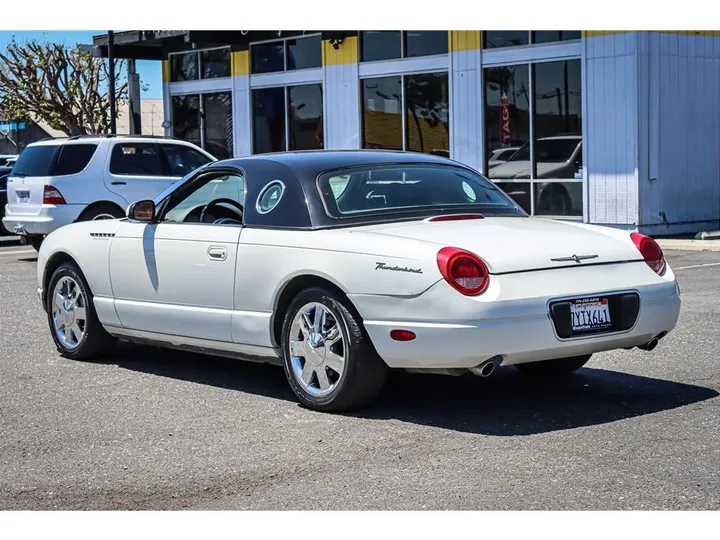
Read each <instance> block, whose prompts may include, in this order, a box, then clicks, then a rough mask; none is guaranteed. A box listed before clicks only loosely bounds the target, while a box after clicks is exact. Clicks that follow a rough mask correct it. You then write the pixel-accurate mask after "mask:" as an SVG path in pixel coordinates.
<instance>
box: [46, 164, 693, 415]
mask: <svg viewBox="0 0 720 540" xmlns="http://www.w3.org/2000/svg"><path fill="white" fill-rule="evenodd" d="M37 279H38V294H39V297H40V299H41V301H42V305H43V307H44V309H45V310H46V312H47V316H48V322H49V326H50V331H51V333H52V337H53V339H54V340H55V343H56V344H57V348H58V350H59V351H60V353H61V354H63V355H64V356H66V357H68V358H77V359H80V358H90V357H96V356H101V355H103V354H106V353H107V352H108V351H109V350H110V348H111V347H112V346H113V344H114V342H115V340H116V339H117V338H124V339H129V340H132V341H137V342H144V343H149V344H154V345H159V346H167V347H175V348H182V349H187V350H191V351H197V352H199V353H209V354H217V355H227V356H232V357H237V358H240V359H245V360H254V361H264V362H277V363H280V364H282V365H283V366H284V367H285V373H286V376H287V379H288V381H289V383H290V386H291V387H292V390H293V391H294V392H295V394H296V395H297V397H298V399H299V400H300V401H301V402H302V403H304V404H305V405H307V406H309V407H312V408H315V409H319V410H341V409H347V408H351V407H358V406H361V405H363V404H367V403H369V402H370V401H371V400H372V399H374V398H375V397H376V396H377V394H378V392H379V391H380V390H381V388H382V385H383V382H384V380H385V377H386V375H387V371H388V369H392V368H401V369H407V370H412V371H427V372H439V373H448V374H455V373H463V372H465V373H467V372H472V373H475V374H477V375H481V376H488V375H490V374H491V373H492V372H493V370H494V369H495V368H496V367H497V366H505V365H512V366H515V367H517V368H519V369H521V370H522V371H524V372H526V373H528V374H534V375H549V374H555V375H559V374H563V373H567V372H570V371H573V370H576V369H579V368H580V367H581V366H583V365H584V364H585V363H586V362H587V361H588V360H589V359H590V356H591V355H592V354H593V353H597V352H600V351H607V350H612V349H631V348H633V347H639V348H641V349H645V350H652V349H653V348H654V347H655V346H656V345H657V343H658V341H659V340H660V339H662V338H663V337H664V336H665V335H667V333H668V332H670V331H671V330H672V329H673V328H674V327H675V325H676V323H677V320H678V315H679V311H680V292H679V288H678V285H677V282H676V280H675V276H674V274H673V272H672V270H671V269H670V267H669V265H668V264H667V263H666V262H665V259H664V256H663V253H662V250H661V249H660V247H659V246H658V244H657V243H656V242H655V241H654V240H652V239H651V238H649V237H647V236H643V235H641V234H638V233H630V232H627V231H620V230H615V229H611V228H605V227H598V226H590V225H584V224H580V223H571V222H560V221H552V220H546V219H536V218H530V217H528V216H527V215H526V214H525V213H524V212H523V211H522V210H521V209H520V207H519V206H517V204H515V203H514V202H513V201H512V200H511V199H510V198H509V197H508V196H507V195H505V194H504V193H503V192H502V191H500V190H498V188H497V187H495V185H494V184H492V183H491V182H490V181H488V180H486V179H485V178H484V177H482V176H481V175H479V174H478V173H477V172H476V171H474V170H473V169H470V168H468V167H465V166H463V165H461V164H459V163H456V162H454V161H450V160H448V159H444V158H440V157H434V156H425V155H417V154H411V153H402V152H383V151H317V152H297V153H283V154H267V155H259V156H252V157H246V158H239V159H229V160H224V161H219V162H216V163H212V164H210V165H207V166H205V167H204V168H202V169H201V170H198V171H196V172H195V173H193V174H192V175H190V176H189V177H187V178H186V179H184V180H183V181H181V182H178V183H177V184H176V185H174V186H172V187H171V188H170V189H168V190H167V191H166V192H165V193H163V194H161V195H160V196H158V197H157V198H156V199H155V200H154V201H139V202H136V203H134V204H133V205H131V206H130V207H129V208H128V213H127V218H126V219H120V220H103V221H90V222H83V223H75V224H72V225H68V226H66V227H63V228H61V229H59V230H57V231H55V232H53V233H52V234H50V235H49V236H48V237H47V238H46V240H45V242H44V243H43V245H42V248H41V249H40V252H39V257H38V266H37Z"/></svg>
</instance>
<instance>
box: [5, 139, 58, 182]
mask: <svg viewBox="0 0 720 540" xmlns="http://www.w3.org/2000/svg"><path fill="white" fill-rule="evenodd" d="M59 149H60V146H47V145H43V146H28V147H27V148H25V150H23V151H22V152H21V153H20V157H18V160H17V163H15V166H14V167H13V170H12V175H13V176H50V170H51V168H52V166H53V164H54V163H55V159H56V154H57V152H58V150H59Z"/></svg>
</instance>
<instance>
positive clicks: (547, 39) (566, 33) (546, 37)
mask: <svg viewBox="0 0 720 540" xmlns="http://www.w3.org/2000/svg"><path fill="white" fill-rule="evenodd" d="M580 34H581V31H580V30H535V31H534V32H533V33H532V42H533V43H552V42H555V41H571V40H573V39H580Z"/></svg>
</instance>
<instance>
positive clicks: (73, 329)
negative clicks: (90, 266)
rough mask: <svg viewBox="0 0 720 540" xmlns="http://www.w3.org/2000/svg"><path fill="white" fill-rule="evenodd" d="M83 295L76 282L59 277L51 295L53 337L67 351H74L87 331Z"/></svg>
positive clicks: (65, 277) (68, 278) (67, 277)
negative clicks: (55, 337)
mask: <svg viewBox="0 0 720 540" xmlns="http://www.w3.org/2000/svg"><path fill="white" fill-rule="evenodd" d="M86 307H87V305H86V302H85V295H83V293H82V289H80V285H79V284H78V282H77V281H75V280H74V279H73V278H71V277H69V276H63V277H61V278H60V279H59V280H58V282H57V283H56V284H55V288H54V289H53V295H52V320H53V329H54V331H55V335H56V336H57V338H58V339H59V340H60V342H61V343H62V344H63V346H65V347H67V348H68V349H71V350H72V349H76V348H77V347H78V346H79V345H80V342H81V341H82V340H83V337H84V336H85V332H86V330H87V312H86Z"/></svg>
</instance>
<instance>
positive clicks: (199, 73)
mask: <svg viewBox="0 0 720 540" xmlns="http://www.w3.org/2000/svg"><path fill="white" fill-rule="evenodd" d="M220 49H228V50H229V51H230V58H229V64H230V75H228V76H227V77H203V63H202V54H200V53H203V52H206V51H217V50H220ZM183 55H195V57H196V61H197V78H195V79H186V80H183V81H178V80H174V79H173V72H172V58H173V56H183ZM168 64H169V66H168V68H169V71H170V74H169V75H170V77H169V80H168V83H169V84H176V83H180V84H186V83H197V82H199V81H215V80H221V81H222V80H228V79H230V78H231V77H232V47H231V46H230V45H220V46H218V47H204V48H202V49H194V50H189V51H177V52H171V53H168Z"/></svg>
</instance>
